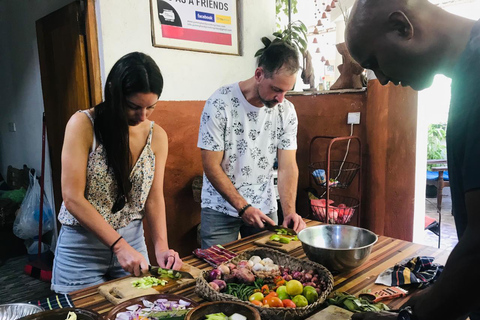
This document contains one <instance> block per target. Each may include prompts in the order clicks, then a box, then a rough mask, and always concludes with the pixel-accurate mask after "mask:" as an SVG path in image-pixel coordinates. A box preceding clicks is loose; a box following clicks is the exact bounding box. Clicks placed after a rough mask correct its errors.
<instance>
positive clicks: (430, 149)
mask: <svg viewBox="0 0 480 320" xmlns="http://www.w3.org/2000/svg"><path fill="white" fill-rule="evenodd" d="M446 136H447V134H446V125H445V124H431V125H429V126H428V142H427V159H428V160H434V159H446V147H445V138H446ZM433 166H435V165H427V170H431V169H432V167H433Z"/></svg>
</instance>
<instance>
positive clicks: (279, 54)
mask: <svg viewBox="0 0 480 320" xmlns="http://www.w3.org/2000/svg"><path fill="white" fill-rule="evenodd" d="M258 66H259V67H262V68H263V70H264V71H265V76H266V77H267V78H271V77H272V76H273V74H274V73H275V72H277V71H278V70H279V69H281V68H282V67H283V68H284V69H285V71H287V72H290V73H291V74H294V73H295V72H297V71H298V69H300V63H299V61H298V53H297V50H296V49H295V48H293V47H292V46H291V45H289V44H288V43H286V42H284V41H281V40H277V41H273V42H272V43H271V44H270V45H269V46H268V47H267V48H265V50H264V51H263V53H262V55H261V56H260V58H259V59H258Z"/></svg>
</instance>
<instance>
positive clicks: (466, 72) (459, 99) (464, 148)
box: [447, 20, 480, 239]
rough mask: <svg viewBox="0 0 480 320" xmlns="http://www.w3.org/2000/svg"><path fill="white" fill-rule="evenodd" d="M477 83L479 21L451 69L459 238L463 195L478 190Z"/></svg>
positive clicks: (452, 170)
mask: <svg viewBox="0 0 480 320" xmlns="http://www.w3.org/2000/svg"><path fill="white" fill-rule="evenodd" d="M479 81H480V20H479V21H477V22H476V23H475V26H474V27H473V29H472V32H471V36H470V41H469V42H468V44H467V47H466V48H465V51H464V52H463V53H462V55H461V57H460V59H459V61H458V63H457V65H456V66H455V70H454V74H453V77H452V98H451V102H450V111H449V115H448V125H447V157H448V171H449V175H450V189H451V193H452V213H453V215H454V217H455V224H456V227H457V234H458V238H459V239H460V237H461V236H462V235H463V233H464V232H465V229H466V227H467V222H468V217H467V208H466V204H465V193H466V192H468V191H471V190H475V189H479V188H480V83H479ZM478 210H480V208H478ZM479 232H480V231H479Z"/></svg>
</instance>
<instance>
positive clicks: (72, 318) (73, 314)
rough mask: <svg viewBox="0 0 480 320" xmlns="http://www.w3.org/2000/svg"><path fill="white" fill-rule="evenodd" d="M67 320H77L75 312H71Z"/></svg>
mask: <svg viewBox="0 0 480 320" xmlns="http://www.w3.org/2000/svg"><path fill="white" fill-rule="evenodd" d="M65 320H77V314H76V313H75V312H72V311H69V312H68V314H67V318H66V319H65Z"/></svg>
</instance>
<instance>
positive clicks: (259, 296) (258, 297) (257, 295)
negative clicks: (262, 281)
mask: <svg viewBox="0 0 480 320" xmlns="http://www.w3.org/2000/svg"><path fill="white" fill-rule="evenodd" d="M263 298H264V296H263V293H261V292H255V293H254V294H252V295H251V296H250V297H248V301H253V300H257V301H262V300H263Z"/></svg>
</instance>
